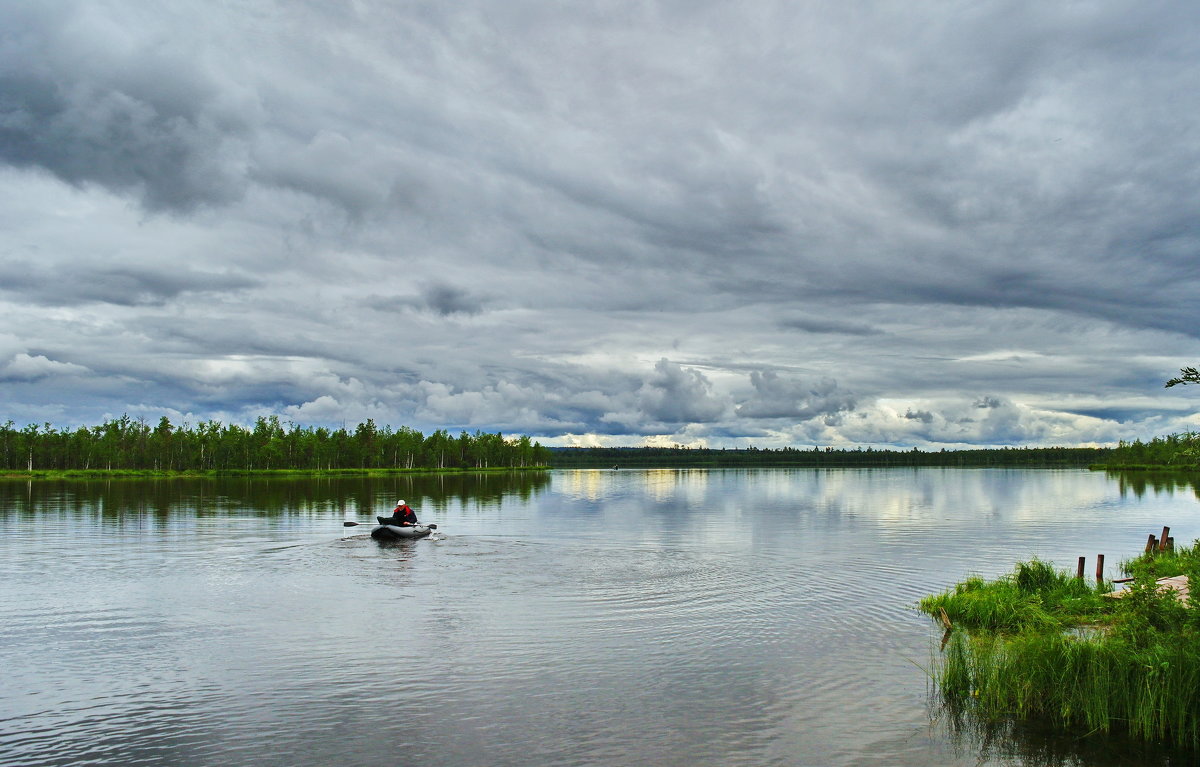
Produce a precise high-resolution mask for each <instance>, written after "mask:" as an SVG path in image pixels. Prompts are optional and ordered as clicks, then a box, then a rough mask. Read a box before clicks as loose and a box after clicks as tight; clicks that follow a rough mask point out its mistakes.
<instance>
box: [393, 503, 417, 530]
mask: <svg viewBox="0 0 1200 767" xmlns="http://www.w3.org/2000/svg"><path fill="white" fill-rule="evenodd" d="M392 519H394V520H395V522H393V523H392V524H395V525H399V526H400V527H407V526H409V525H417V524H420V523H419V522H417V512H415V511H413V510H412V509H411V508H409V506H408V504H407V503H405V502H404V501H396V508H394V509H392Z"/></svg>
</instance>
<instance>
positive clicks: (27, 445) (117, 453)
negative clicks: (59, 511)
mask: <svg viewBox="0 0 1200 767" xmlns="http://www.w3.org/2000/svg"><path fill="white" fill-rule="evenodd" d="M547 463H549V451H548V450H547V449H546V448H545V447H543V446H542V445H540V444H539V443H537V442H533V441H531V440H530V439H529V437H525V436H522V437H518V438H514V439H505V438H504V437H503V436H502V435H500V434H487V433H484V432H479V431H476V432H475V433H474V434H468V433H467V432H465V431H464V432H462V433H460V434H459V435H458V436H457V437H455V436H452V435H451V434H450V433H449V432H447V431H446V430H445V429H438V430H436V431H434V432H433V433H431V434H428V435H425V434H422V433H421V432H419V431H416V430H414V429H410V428H408V427H403V426H402V427H400V428H399V429H395V430H393V429H392V428H391V427H390V426H383V427H379V426H376V425H375V422H374V421H373V420H371V419H367V420H366V421H364V422H362V423H360V424H358V425H357V426H355V427H354V428H353V430H349V431H348V430H347V429H346V428H344V427H343V428H340V429H327V428H324V427H311V426H297V425H296V424H294V423H288V424H287V425H286V426H285V425H284V424H282V423H280V421H279V418H278V417H277V416H270V417H262V418H259V419H258V420H257V421H255V423H254V425H253V426H252V427H244V426H239V425H237V424H222V423H220V422H218V421H201V422H199V423H197V424H195V425H189V424H187V423H184V424H182V425H180V426H176V425H174V424H172V423H171V421H170V420H169V419H168V418H167V417H166V416H163V417H162V418H161V419H160V420H159V422H158V424H157V425H156V426H150V424H148V423H147V422H146V421H145V420H142V419H138V420H134V419H131V418H129V416H127V415H123V416H121V417H120V418H117V419H113V420H109V421H106V422H104V423H102V424H100V425H99V426H91V427H86V426H80V427H78V428H76V429H58V428H55V427H54V426H53V425H51V424H49V423H46V424H42V425H37V424H30V425H28V426H25V427H23V428H20V429H18V428H16V426H15V425H14V424H13V422H12V421H8V422H7V423H5V424H4V425H3V426H0V471H4V470H7V471H10V472H12V471H20V472H32V471H72V470H83V471H88V470H104V471H115V470H155V471H246V470H250V471H254V470H268V471H269V470H289V469H290V470H304V471H314V470H320V471H332V470H337V469H491V468H514V469H515V468H534V467H538V466H545V465H546V464H547Z"/></svg>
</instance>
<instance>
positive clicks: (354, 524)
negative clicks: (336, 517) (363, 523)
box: [342, 522, 358, 527]
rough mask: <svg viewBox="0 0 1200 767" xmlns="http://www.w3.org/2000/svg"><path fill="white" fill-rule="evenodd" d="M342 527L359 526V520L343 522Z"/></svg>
mask: <svg viewBox="0 0 1200 767" xmlns="http://www.w3.org/2000/svg"><path fill="white" fill-rule="evenodd" d="M342 527H358V523H357V522H343V523H342Z"/></svg>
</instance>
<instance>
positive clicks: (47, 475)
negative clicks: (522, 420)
mask: <svg viewBox="0 0 1200 767" xmlns="http://www.w3.org/2000/svg"><path fill="white" fill-rule="evenodd" d="M549 468H550V467H548V466H525V467H521V468H511V467H508V466H503V467H495V466H492V467H487V468H478V469H465V468H453V469H424V468H414V469H214V470H209V471H163V470H157V469H63V470H54V469H49V470H45V471H37V470H34V471H5V472H2V473H0V478H3V479H110V478H116V477H120V478H127V479H136V478H142V479H174V478H188V479H191V478H197V477H386V476H395V475H401V474H404V475H408V474H481V473H485V474H503V473H506V472H524V471H547V470H549Z"/></svg>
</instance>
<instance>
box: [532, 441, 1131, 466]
mask: <svg viewBox="0 0 1200 767" xmlns="http://www.w3.org/2000/svg"><path fill="white" fill-rule="evenodd" d="M1109 452H1110V448H1098V447H1004V448H988V449H983V448H981V449H970V450H945V449H942V450H938V451H925V450H919V449H917V448H915V447H914V448H912V449H910V450H890V449H883V450H878V449H874V448H870V447H868V448H854V449H834V448H831V447H826V448H817V447H814V448H811V449H808V448H794V447H784V448H778V449H769V448H755V447H751V448H744V449H727V450H722V449H711V448H688V447H682V446H676V447H591V448H551V449H550V453H551V464H552V465H553V466H555V467H561V468H588V467H593V468H609V467H612V466H629V467H639V466H664V467H667V466H669V467H680V468H687V467H696V468H702V467H716V468H736V467H739V466H744V467H760V466H761V467H768V466H779V467H787V466H794V467H822V466H829V467H835V466H836V467H854V466H864V467H866V466H1035V467H1055V466H1062V467H1078V466H1089V465H1091V464H1095V463H1104V462H1106V456H1107V455H1108V454H1109Z"/></svg>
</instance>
